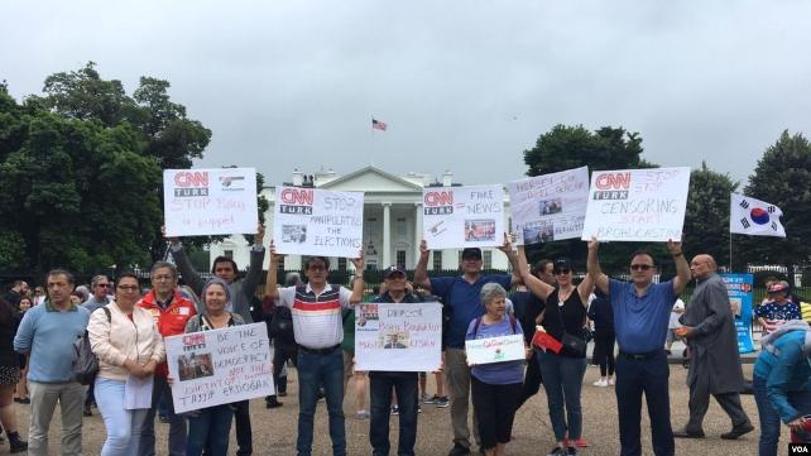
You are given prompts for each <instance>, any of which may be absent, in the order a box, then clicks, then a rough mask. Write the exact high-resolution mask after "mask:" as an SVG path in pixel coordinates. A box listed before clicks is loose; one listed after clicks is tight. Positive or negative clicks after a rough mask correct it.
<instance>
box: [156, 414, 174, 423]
mask: <svg viewBox="0 0 811 456" xmlns="http://www.w3.org/2000/svg"><path fill="white" fill-rule="evenodd" d="M158 421H160V422H161V423H168V422H170V421H172V420H170V419H169V417H168V416H166V415H160V416H158Z"/></svg>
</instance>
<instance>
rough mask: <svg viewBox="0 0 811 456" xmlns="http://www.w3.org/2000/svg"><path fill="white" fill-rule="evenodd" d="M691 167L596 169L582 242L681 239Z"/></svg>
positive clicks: (593, 174)
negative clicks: (593, 238)
mask: <svg viewBox="0 0 811 456" xmlns="http://www.w3.org/2000/svg"><path fill="white" fill-rule="evenodd" d="M689 185H690V168H648V169H625V170H615V171H594V172H593V173H592V175H591V188H590V190H589V202H588V207H587V208H586V220H585V222H584V224H583V236H582V239H583V240H589V239H591V237H592V236H594V237H596V238H597V239H598V240H600V241H649V242H663V241H667V240H668V239H672V240H673V241H680V240H681V231H682V228H683V226H684V213H685V211H686V209H687V191H688V187H689Z"/></svg>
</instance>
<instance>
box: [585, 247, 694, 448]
mask: <svg viewBox="0 0 811 456" xmlns="http://www.w3.org/2000/svg"><path fill="white" fill-rule="evenodd" d="M599 246H600V243H599V242H598V241H597V239H596V238H592V239H591V241H589V243H588V273H589V275H590V276H591V277H592V279H593V280H594V282H595V284H596V286H597V288H599V289H600V290H601V291H602V292H603V293H606V294H608V295H609V299H610V302H611V307H612V309H613V311H614V331H615V333H616V336H617V343H618V344H619V347H620V354H619V357H618V358H617V366H616V374H617V383H616V394H617V410H618V412H619V426H620V445H621V451H620V454H621V455H623V456H638V455H641V454H642V445H641V443H640V433H641V431H640V424H641V423H640V414H641V410H642V393H643V392H644V393H645V399H646V400H647V403H648V415H649V416H650V421H651V433H652V437H653V452H654V454H655V455H656V456H671V455H673V454H674V452H675V445H674V442H673V429H672V428H671V426H670V395H669V388H668V386H669V385H668V378H669V376H670V369H669V367H668V364H667V355H665V352H664V349H663V347H664V344H665V339H666V338H667V331H668V324H669V322H670V310H671V309H672V308H673V304H674V303H675V302H676V298H677V297H678V295H679V294H680V293H681V292H682V290H684V287H685V285H687V283H689V282H690V266H689V265H688V264H687V261H686V260H685V259H684V253H682V246H681V242H672V241H668V243H667V249H668V251H670V254H671V255H672V256H673V260H674V261H675V263H676V277H674V278H673V279H672V280H669V281H667V282H664V283H653V276H654V274H655V273H656V263H655V262H654V259H653V256H652V255H651V254H650V253H647V252H644V251H637V252H635V253H634V254H633V255H631V266H630V273H631V282H621V281H619V280H615V279H609V278H608V276H606V275H605V274H603V272H602V270H601V269H600V262H599V260H598V259H597V250H598V249H599Z"/></svg>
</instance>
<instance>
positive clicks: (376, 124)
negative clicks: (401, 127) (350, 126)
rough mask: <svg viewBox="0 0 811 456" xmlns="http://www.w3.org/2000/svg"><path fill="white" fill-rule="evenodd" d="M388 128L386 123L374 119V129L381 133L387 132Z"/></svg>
mask: <svg viewBox="0 0 811 456" xmlns="http://www.w3.org/2000/svg"><path fill="white" fill-rule="evenodd" d="M387 127H388V125H386V123H385V122H381V121H379V120H377V119H374V118H373V119H372V128H373V129H375V130H380V131H386V128H387Z"/></svg>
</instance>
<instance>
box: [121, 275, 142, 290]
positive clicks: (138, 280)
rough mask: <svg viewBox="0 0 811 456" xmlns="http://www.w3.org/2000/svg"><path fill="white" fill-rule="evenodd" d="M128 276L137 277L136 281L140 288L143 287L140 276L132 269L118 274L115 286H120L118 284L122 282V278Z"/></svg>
mask: <svg viewBox="0 0 811 456" xmlns="http://www.w3.org/2000/svg"><path fill="white" fill-rule="evenodd" d="M127 277H129V278H132V279H135V283H137V284H138V288H139V289H140V288H141V281H140V279H139V278H138V276H137V275H135V273H133V272H130V271H126V272H122V273H121V274H119V275H118V277H116V278H115V286H116V288H118V284H119V283H121V279H126V278H127Z"/></svg>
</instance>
